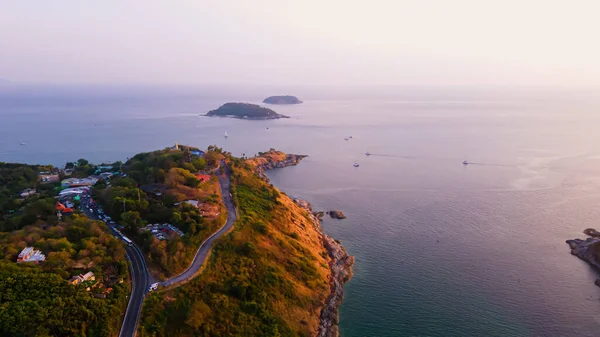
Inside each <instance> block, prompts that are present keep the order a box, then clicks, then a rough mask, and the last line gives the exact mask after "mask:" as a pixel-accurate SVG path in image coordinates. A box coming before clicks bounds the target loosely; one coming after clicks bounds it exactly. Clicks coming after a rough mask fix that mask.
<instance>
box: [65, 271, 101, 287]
mask: <svg viewBox="0 0 600 337" xmlns="http://www.w3.org/2000/svg"><path fill="white" fill-rule="evenodd" d="M85 281H96V275H94V273H92V272H91V271H88V272H87V273H85V274H79V275H76V276H73V277H71V278H70V279H69V283H71V284H73V285H76V284H79V283H82V282H85Z"/></svg>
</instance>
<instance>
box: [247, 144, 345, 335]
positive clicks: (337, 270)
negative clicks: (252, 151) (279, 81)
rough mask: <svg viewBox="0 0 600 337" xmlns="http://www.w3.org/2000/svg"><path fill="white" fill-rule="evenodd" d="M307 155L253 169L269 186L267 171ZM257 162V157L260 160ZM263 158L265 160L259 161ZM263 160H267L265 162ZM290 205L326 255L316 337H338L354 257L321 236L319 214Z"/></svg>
mask: <svg viewBox="0 0 600 337" xmlns="http://www.w3.org/2000/svg"><path fill="white" fill-rule="evenodd" d="M306 157H307V156H306V155H295V154H287V155H285V158H284V159H282V160H271V159H268V160H266V162H264V163H258V164H257V165H256V173H257V174H258V175H259V176H260V177H261V178H262V179H263V180H265V181H267V182H269V178H268V177H267V175H266V171H269V170H272V169H275V168H283V167H287V166H295V165H297V164H298V163H299V162H300V160H302V159H304V158H306ZM259 158H260V156H259ZM262 158H265V157H262ZM265 159H266V158H265ZM291 199H292V201H293V202H294V203H295V204H296V205H298V206H299V207H300V208H302V209H304V210H305V211H306V212H307V215H308V217H309V218H310V219H311V221H312V223H313V226H314V228H315V230H316V231H317V232H318V233H320V234H321V241H322V243H323V247H324V248H325V250H327V252H328V254H329V258H330V261H329V269H330V271H331V276H330V279H329V287H330V291H329V294H328V295H327V297H326V299H325V303H324V306H323V308H322V309H321V312H320V314H319V329H318V331H317V335H316V336H317V337H338V336H339V328H338V323H339V308H340V306H341V304H342V301H343V299H344V284H345V283H346V282H348V281H349V280H350V279H351V278H352V275H353V273H352V266H353V265H354V257H353V256H350V255H348V252H347V251H346V249H345V248H344V246H342V244H341V243H340V242H339V241H338V240H336V239H334V238H332V237H331V236H329V235H327V234H325V233H324V232H323V228H322V227H321V220H320V219H319V216H318V214H319V213H318V212H317V213H316V212H313V210H312V207H311V205H310V203H309V202H307V201H305V200H301V199H296V198H291Z"/></svg>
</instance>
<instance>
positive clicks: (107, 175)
mask: <svg viewBox="0 0 600 337" xmlns="http://www.w3.org/2000/svg"><path fill="white" fill-rule="evenodd" d="M112 176H113V173H111V172H102V173H100V177H101V178H102V179H105V180H108V179H110V177H112Z"/></svg>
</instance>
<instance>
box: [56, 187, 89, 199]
mask: <svg viewBox="0 0 600 337" xmlns="http://www.w3.org/2000/svg"><path fill="white" fill-rule="evenodd" d="M89 190H90V188H89V187H73V188H65V189H64V190H62V191H60V192H59V193H58V196H59V197H67V196H70V195H81V194H84V193H85V192H86V191H89Z"/></svg>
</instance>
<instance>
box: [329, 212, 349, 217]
mask: <svg viewBox="0 0 600 337" xmlns="http://www.w3.org/2000/svg"><path fill="white" fill-rule="evenodd" d="M327 214H329V216H330V217H332V218H333V219H346V216H345V215H344V213H342V212H341V211H329V212H327Z"/></svg>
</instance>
